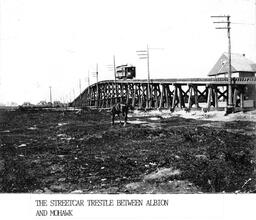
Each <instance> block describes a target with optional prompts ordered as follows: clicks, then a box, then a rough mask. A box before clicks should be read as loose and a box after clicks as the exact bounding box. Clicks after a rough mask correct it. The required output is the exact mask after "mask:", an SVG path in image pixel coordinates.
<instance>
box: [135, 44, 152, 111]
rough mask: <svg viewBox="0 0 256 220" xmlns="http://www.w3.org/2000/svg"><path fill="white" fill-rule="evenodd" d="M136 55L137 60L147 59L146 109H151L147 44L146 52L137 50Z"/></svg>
mask: <svg viewBox="0 0 256 220" xmlns="http://www.w3.org/2000/svg"><path fill="white" fill-rule="evenodd" d="M136 52H137V55H138V56H139V59H147V72H148V83H147V93H148V100H147V102H146V108H149V107H151V92H150V72H149V47H148V44H147V49H146V50H137V51H136Z"/></svg>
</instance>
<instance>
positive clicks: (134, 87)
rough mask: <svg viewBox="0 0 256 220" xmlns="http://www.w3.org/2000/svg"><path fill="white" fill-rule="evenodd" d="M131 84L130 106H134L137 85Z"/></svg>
mask: <svg viewBox="0 0 256 220" xmlns="http://www.w3.org/2000/svg"><path fill="white" fill-rule="evenodd" d="M132 86H133V92H132V107H133V108H134V107H135V101H136V100H135V99H136V94H137V85H136V84H132Z"/></svg>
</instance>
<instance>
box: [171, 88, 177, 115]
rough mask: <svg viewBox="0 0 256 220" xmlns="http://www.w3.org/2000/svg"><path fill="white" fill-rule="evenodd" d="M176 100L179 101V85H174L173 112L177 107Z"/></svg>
mask: <svg viewBox="0 0 256 220" xmlns="http://www.w3.org/2000/svg"><path fill="white" fill-rule="evenodd" d="M176 99H177V85H174V91H173V98H172V110H173V111H174V109H175V107H176Z"/></svg>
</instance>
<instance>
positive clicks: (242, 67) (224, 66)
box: [208, 53, 256, 77]
mask: <svg viewBox="0 0 256 220" xmlns="http://www.w3.org/2000/svg"><path fill="white" fill-rule="evenodd" d="M228 70H229V65H228V53H223V54H222V55H221V56H220V58H219V59H218V61H217V62H216V64H215V65H214V66H213V68H212V69H211V71H210V72H209V73H208V76H210V77H228ZM231 73H232V75H231V76H232V77H255V73H256V63H254V62H253V61H251V60H249V59H247V58H246V57H245V54H235V53H232V54H231Z"/></svg>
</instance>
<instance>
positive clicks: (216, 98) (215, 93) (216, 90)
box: [213, 86, 219, 110]
mask: <svg viewBox="0 0 256 220" xmlns="http://www.w3.org/2000/svg"><path fill="white" fill-rule="evenodd" d="M213 95H214V108H215V109H216V110H218V109H219V99H218V88H217V86H215V87H214V89H213Z"/></svg>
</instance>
